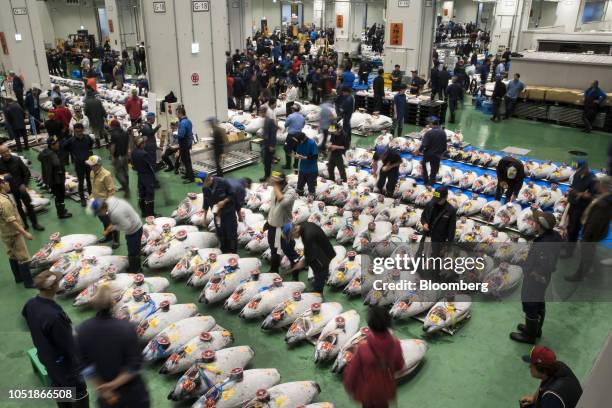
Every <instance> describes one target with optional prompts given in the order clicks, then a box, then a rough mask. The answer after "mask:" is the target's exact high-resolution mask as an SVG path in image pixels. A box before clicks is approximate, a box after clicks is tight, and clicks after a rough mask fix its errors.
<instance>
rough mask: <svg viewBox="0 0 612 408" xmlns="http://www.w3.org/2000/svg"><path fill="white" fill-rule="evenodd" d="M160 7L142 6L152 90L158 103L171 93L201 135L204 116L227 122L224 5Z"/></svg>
mask: <svg viewBox="0 0 612 408" xmlns="http://www.w3.org/2000/svg"><path fill="white" fill-rule="evenodd" d="M162 3H163V4H164V6H165V7H162V6H157V7H158V8H156V9H154V6H153V4H155V3H152V2H151V3H149V2H146V3H145V2H142V3H141V4H143V6H144V9H142V10H141V12H142V14H143V17H144V26H145V30H144V31H145V40H144V41H145V46H146V51H147V67H148V76H149V82H150V86H151V92H153V93H154V94H155V95H157V97H158V98H160V99H163V97H164V96H165V95H167V94H168V93H169V92H170V91H173V92H174V95H176V97H177V99H178V100H179V102H182V103H183V104H184V105H185V109H186V110H187V115H188V116H189V118H190V119H191V121H192V122H193V126H194V132H196V133H197V134H198V135H200V136H202V135H203V134H204V131H205V129H206V125H205V120H206V118H208V117H211V116H216V117H217V118H218V119H219V120H226V119H227V86H226V81H225V50H226V48H227V43H228V42H227V41H228V40H227V37H228V33H227V6H226V4H225V3H224V2H215V1H209V2H206V3H204V2H198V3H192V2H191V1H184V0H166V1H165V2H162ZM158 4H159V3H158ZM192 4H200V5H201V4H208V5H209V9H208V11H198V12H192Z"/></svg>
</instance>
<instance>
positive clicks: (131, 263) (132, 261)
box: [128, 255, 141, 273]
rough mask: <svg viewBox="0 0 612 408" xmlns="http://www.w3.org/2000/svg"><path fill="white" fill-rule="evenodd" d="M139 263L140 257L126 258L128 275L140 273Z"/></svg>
mask: <svg viewBox="0 0 612 408" xmlns="http://www.w3.org/2000/svg"><path fill="white" fill-rule="evenodd" d="M140 271H141V263H140V255H136V256H128V272H129V273H140Z"/></svg>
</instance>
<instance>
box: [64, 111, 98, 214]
mask: <svg viewBox="0 0 612 408" xmlns="http://www.w3.org/2000/svg"><path fill="white" fill-rule="evenodd" d="M83 131H84V129H83V124H81V123H75V124H74V135H73V136H72V137H71V138H70V139H68V140H66V141H65V142H64V146H63V147H64V150H66V152H68V153H70V155H71V156H72V161H73V162H74V171H75V172H76V175H77V179H78V180H79V197H80V199H81V207H86V206H87V200H85V186H84V184H85V182H87V194H91V177H90V173H91V169H90V168H89V166H88V165H87V164H86V163H85V161H86V160H87V158H89V156H91V155H92V154H93V153H92V149H93V141H92V140H91V137H89V135H85V134H84V133H83Z"/></svg>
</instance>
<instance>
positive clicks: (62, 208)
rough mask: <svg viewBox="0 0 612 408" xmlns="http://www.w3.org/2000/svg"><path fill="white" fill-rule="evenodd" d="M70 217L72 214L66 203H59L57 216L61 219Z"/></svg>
mask: <svg viewBox="0 0 612 408" xmlns="http://www.w3.org/2000/svg"><path fill="white" fill-rule="evenodd" d="M70 217H72V214H70V213H69V212H68V211H66V205H65V204H63V203H62V204H58V205H57V218H59V219H60V220H63V219H65V218H70Z"/></svg>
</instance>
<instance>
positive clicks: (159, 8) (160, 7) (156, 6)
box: [153, 1, 166, 13]
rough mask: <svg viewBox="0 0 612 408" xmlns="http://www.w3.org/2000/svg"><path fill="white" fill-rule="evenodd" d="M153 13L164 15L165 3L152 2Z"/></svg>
mask: <svg viewBox="0 0 612 408" xmlns="http://www.w3.org/2000/svg"><path fill="white" fill-rule="evenodd" d="M153 12H154V13H165V12H166V2H165V1H154V2H153Z"/></svg>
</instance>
